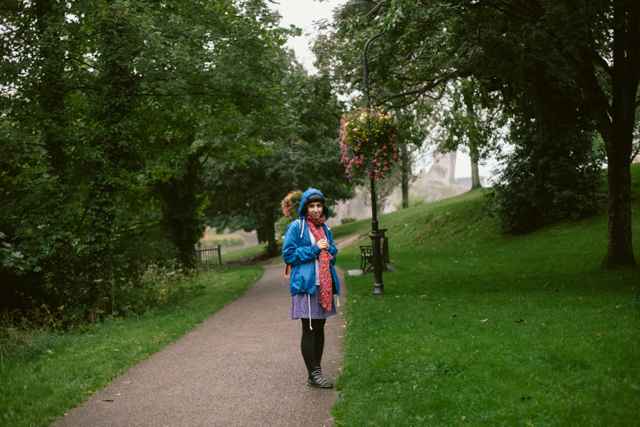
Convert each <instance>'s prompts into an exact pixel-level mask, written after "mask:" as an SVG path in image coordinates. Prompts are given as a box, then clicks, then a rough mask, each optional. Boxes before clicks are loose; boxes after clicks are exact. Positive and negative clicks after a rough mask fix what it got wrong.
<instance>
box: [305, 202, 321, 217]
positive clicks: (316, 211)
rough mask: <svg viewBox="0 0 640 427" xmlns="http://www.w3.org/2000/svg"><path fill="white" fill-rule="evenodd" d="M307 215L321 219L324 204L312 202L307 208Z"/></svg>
mask: <svg viewBox="0 0 640 427" xmlns="http://www.w3.org/2000/svg"><path fill="white" fill-rule="evenodd" d="M307 215H309V217H311V218H320V217H321V216H322V203H320V202H311V203H309V206H308V207H307Z"/></svg>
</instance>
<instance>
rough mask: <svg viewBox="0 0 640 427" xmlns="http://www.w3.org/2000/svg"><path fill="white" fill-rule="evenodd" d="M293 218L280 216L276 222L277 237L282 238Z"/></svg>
mask: <svg viewBox="0 0 640 427" xmlns="http://www.w3.org/2000/svg"><path fill="white" fill-rule="evenodd" d="M293 221H295V219H291V218H289V217H286V216H282V217H280V219H279V220H278V222H276V232H277V233H278V234H277V236H278V238H280V239H281V238H284V235H285V232H286V231H287V227H288V226H289V224H291V223H292V222H293Z"/></svg>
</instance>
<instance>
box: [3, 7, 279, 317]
mask: <svg viewBox="0 0 640 427" xmlns="http://www.w3.org/2000/svg"><path fill="white" fill-rule="evenodd" d="M290 34H291V31H290V30H285V29H282V28H280V27H279V26H278V17H277V15H274V13H273V12H272V10H271V9H270V8H269V7H268V6H267V4H266V2H265V1H262V0H246V1H243V0H238V1H234V0H222V1H216V2H209V1H199V0H180V1H165V2H157V1H151V0H148V1H144V0H143V1H136V2H130V1H122V0H93V1H71V2H69V1H54V0H34V1H20V0H15V1H7V2H2V3H1V4H0V54H1V58H2V59H1V62H0V89H1V93H0V111H1V112H2V115H1V116H0V187H1V188H2V191H1V192H0V193H1V194H0V244H1V246H0V251H1V252H0V257H1V260H2V264H1V266H0V283H1V284H2V287H1V288H0V301H1V302H0V304H2V305H3V306H6V307H9V308H16V307H28V306H29V305H30V304H35V302H36V301H45V302H46V303H52V304H57V305H60V304H65V305H66V306H67V307H69V308H75V309H77V312H78V316H85V315H86V314H87V313H92V312H96V311H101V310H102V311H104V309H105V305H104V302H103V301H104V299H105V298H106V297H107V295H108V294H109V293H111V296H112V299H113V292H118V289H120V285H121V284H122V283H124V282H121V279H123V278H133V279H135V277H136V276H137V275H139V274H140V273H141V271H144V269H145V268H146V266H147V265H148V264H149V263H151V262H159V261H160V262H172V261H171V260H172V259H177V260H178V262H179V263H181V264H182V265H184V266H186V267H192V266H193V263H194V259H195V257H194V255H195V253H194V245H195V243H196V242H197V240H198V237H199V235H200V234H201V232H202V225H203V221H204V219H203V216H202V210H203V209H204V207H205V206H206V205H207V203H208V201H207V199H206V197H205V196H204V195H203V194H202V185H201V175H200V174H201V171H202V165H203V164H204V163H205V162H206V161H208V160H209V159H211V158H220V159H239V158H244V157H247V156H249V155H253V154H260V153H262V152H264V147H263V144H262V143H261V140H262V139H261V136H262V135H261V131H260V130H261V129H263V127H264V126H265V124H266V123H270V122H271V117H272V116H273V111H274V110H275V109H277V108H280V105H281V104H282V101H281V97H282V95H281V90H280V89H281V82H282V75H283V73H284V71H285V70H286V69H287V67H288V64H287V62H288V61H289V57H288V55H287V54H286V52H285V51H284V50H283V48H282V45H283V44H284V43H285V41H286V38H287V37H288V35H290ZM126 283H135V280H133V282H132V281H130V280H127V281H126ZM40 303H41V302H40ZM111 307H112V308H113V305H112V306H111Z"/></svg>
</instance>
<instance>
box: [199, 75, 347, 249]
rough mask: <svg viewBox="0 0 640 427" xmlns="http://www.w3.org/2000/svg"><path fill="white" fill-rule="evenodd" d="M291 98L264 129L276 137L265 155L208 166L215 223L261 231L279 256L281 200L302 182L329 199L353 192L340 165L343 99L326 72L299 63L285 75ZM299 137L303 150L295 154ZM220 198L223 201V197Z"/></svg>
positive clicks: (211, 216) (265, 134) (211, 221)
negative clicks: (314, 72) (308, 70)
mask: <svg viewBox="0 0 640 427" xmlns="http://www.w3.org/2000/svg"><path fill="white" fill-rule="evenodd" d="M284 87H285V88H286V93H287V99H286V101H285V102H283V110H281V114H280V115H278V116H277V117H279V118H282V121H280V120H276V121H275V122H273V123H272V124H271V126H270V127H267V128H265V129H264V130H263V137H264V138H265V139H266V140H271V141H272V142H270V143H269V150H268V151H267V153H266V154H265V155H263V156H251V157H248V158H246V159H244V161H243V162H237V161H235V162H234V161H224V162H221V161H215V160H210V161H209V162H208V163H207V164H206V166H205V174H204V177H205V178H204V179H205V183H206V192H207V193H206V194H207V195H208V197H209V199H210V200H211V202H212V203H211V204H210V205H209V206H208V207H207V209H206V210H205V213H206V216H207V222H208V224H209V225H212V226H215V227H218V228H225V227H228V228H231V229H238V228H243V229H244V230H245V231H251V230H257V231H258V235H259V236H260V237H261V239H260V240H264V241H267V242H268V246H267V248H268V250H267V252H268V255H269V256H275V255H277V246H276V236H275V222H276V220H277V219H278V218H279V217H280V216H282V210H281V206H280V201H281V200H282V199H283V198H284V197H285V196H286V195H287V194H288V193H289V192H290V191H292V190H294V189H296V188H295V187H298V188H300V189H306V188H309V187H316V188H319V189H321V190H322V192H323V194H324V195H325V197H326V199H327V202H329V203H333V202H337V201H338V200H344V199H346V198H350V197H353V189H352V187H351V186H350V185H349V183H348V181H347V179H346V177H345V174H344V168H343V166H342V165H340V164H339V162H338V161H339V158H340V148H339V145H338V142H337V137H338V130H339V126H340V117H341V112H342V111H341V109H342V106H341V104H340V103H339V102H338V101H337V99H336V98H335V96H334V95H333V94H332V93H331V87H330V85H329V82H328V81H327V79H326V77H323V76H307V75H306V73H305V72H304V70H303V69H302V67H300V66H299V65H297V64H293V65H292V67H291V69H290V72H289V73H288V74H287V77H286V78H285V79H284ZM292 141H298V147H299V150H300V154H299V155H298V158H297V159H296V160H292V159H291V158H290V155H289V150H290V143H291V142H292ZM219 201H220V202H219Z"/></svg>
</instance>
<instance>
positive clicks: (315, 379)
mask: <svg viewBox="0 0 640 427" xmlns="http://www.w3.org/2000/svg"><path fill="white" fill-rule="evenodd" d="M311 376H312V378H309V379H308V380H307V385H308V386H309V387H318V388H333V384H332V383H330V382H329V381H327V380H326V379H325V377H323V376H322V370H321V369H320V368H317V369H316V370H315V371H313V372H312V373H311Z"/></svg>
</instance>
